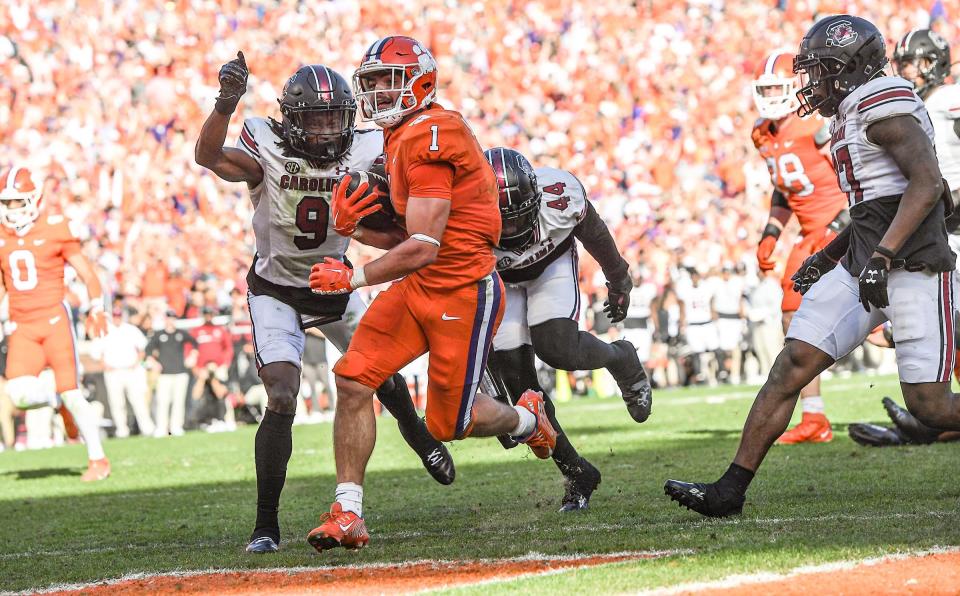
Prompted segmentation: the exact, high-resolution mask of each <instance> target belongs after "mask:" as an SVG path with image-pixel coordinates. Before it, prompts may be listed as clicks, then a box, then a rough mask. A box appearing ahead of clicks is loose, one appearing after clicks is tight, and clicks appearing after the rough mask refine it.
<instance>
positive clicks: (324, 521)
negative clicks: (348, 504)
mask: <svg viewBox="0 0 960 596" xmlns="http://www.w3.org/2000/svg"><path fill="white" fill-rule="evenodd" d="M307 542H309V543H310V546H312V547H313V548H315V549H317V552H318V553H322V552H323V551H325V550H330V549H331V548H337V547H338V546H342V547H343V548H345V549H348V550H355V549H358V548H363V547H365V546H366V545H367V543H368V542H370V535H369V534H367V526H366V524H364V523H363V518H362V517H360V516H359V515H357V514H356V513H353V512H352V511H344V510H343V508H342V507H341V506H340V503H334V504H333V505H331V506H330V512H329V513H324V514H321V515H320V525H319V526H317V527H316V528H314V529H313V530H312V531H311V532H310V533H309V534H307Z"/></svg>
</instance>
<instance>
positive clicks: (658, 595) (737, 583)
mask: <svg viewBox="0 0 960 596" xmlns="http://www.w3.org/2000/svg"><path fill="white" fill-rule="evenodd" d="M956 552H960V548H958V547H942V548H941V547H934V548H932V549H928V550H922V551H913V552H906V553H896V554H891V555H884V556H882V557H873V558H869V559H861V560H859V561H837V562H833V563H823V564H821V565H804V566H802V567H797V568H795V569H792V570H790V571H789V572H787V573H772V572H769V571H762V572H759V573H750V574H737V575H731V576H729V577H725V578H723V579H719V580H716V581H707V582H690V583H684V584H678V585H676V586H669V587H666V588H656V589H653V590H644V591H641V592H636V594H638V595H640V596H671V595H675V594H684V593H688V592H692V593H695V594H696V593H700V592H703V591H706V590H720V589H725V588H738V587H741V586H747V585H751V584H761V583H767V582H773V581H782V580H788V579H792V578H795V577H797V576H799V575H809V574H812V573H830V572H834V571H848V570H850V569H853V568H855V567H860V566H867V567H869V566H871V565H877V564H879V563H885V562H887V561H898V560H903V559H909V558H914V557H923V556H926V555H935V554H944V553H956Z"/></svg>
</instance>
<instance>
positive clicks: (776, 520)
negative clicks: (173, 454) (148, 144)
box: [0, 510, 960, 594]
mask: <svg viewBox="0 0 960 596" xmlns="http://www.w3.org/2000/svg"><path fill="white" fill-rule="evenodd" d="M957 516H960V512H958V511H954V510H950V511H925V512H920V513H891V514H888V515H867V514H864V515H851V514H847V513H835V514H827V515H815V516H796V517H768V518H743V517H736V518H730V519H724V520H715V519H706V518H699V519H694V520H692V521H690V522H684V521H677V520H673V519H671V520H663V521H658V522H636V523H630V524H579V525H565V526H563V527H562V528H560V530H562V531H563V532H565V533H568V534H569V533H572V532H590V531H598V530H600V531H603V530H630V529H650V528H661V527H677V526H683V527H700V526H712V525H715V524H722V525H730V526H741V525H742V526H751V525H756V526H768V525H779V524H791V523H797V524H799V523H816V522H834V521H871V520H878V519H886V520H892V519H918V518H935V519H943V518H950V517H957ZM470 533H471V534H474V535H482V536H506V535H513V534H515V533H516V531H515V530H510V531H505V530H487V529H484V528H473V529H471V530H470ZM458 535H460V534H459V533H458V532H454V531H452V530H438V531H429V532H416V531H401V532H390V533H384V534H377V535H376V536H375V538H376V539H377V540H385V541H386V540H407V539H410V538H429V537H438V536H458ZM231 544H232V545H237V544H239V543H238V542H237V541H236V540H217V541H210V542H192V543H190V544H189V546H191V547H196V548H208V547H217V546H229V545H231ZM162 548H166V547H164V546H163V545H159V544H126V545H121V546H104V547H98V548H83V549H71V550H33V551H21V552H15V553H2V554H0V561H3V560H10V559H23V558H26V557H62V556H73V555H84V554H87V555H95V554H103V553H111V552H115V551H131V550H137V551H143V550H160V549H162ZM651 552H660V551H651ZM663 552H673V551H663ZM677 552H678V553H679V552H682V551H677ZM616 554H618V555H623V554H624V553H616ZM634 554H636V553H634ZM541 556H545V555H541ZM586 556H592V557H594V556H601V555H586ZM611 556H612V555H611ZM554 558H555V559H561V558H562V557H560V556H557V557H554ZM491 560H505V561H508V560H513V559H491ZM517 560H522V559H517ZM334 568H339V567H334ZM310 569H323V568H322V567H311V568H310ZM267 571H269V569H267ZM0 594H3V592H0Z"/></svg>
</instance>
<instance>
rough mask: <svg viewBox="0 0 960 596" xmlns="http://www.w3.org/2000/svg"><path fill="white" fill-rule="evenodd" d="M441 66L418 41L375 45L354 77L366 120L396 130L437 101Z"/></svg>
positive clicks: (392, 39)
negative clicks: (407, 117)
mask: <svg viewBox="0 0 960 596" xmlns="http://www.w3.org/2000/svg"><path fill="white" fill-rule="evenodd" d="M436 85H437V63H436V61H435V60H434V59H433V55H431V54H430V52H429V51H428V50H427V49H426V48H424V47H423V46H421V45H420V44H419V42H417V41H416V40H414V39H411V38H408V37H402V36H394V37H387V38H384V39H381V40H379V41H377V42H376V43H374V44H373V45H372V46H371V47H370V48H369V49H368V50H367V54H366V55H365V56H364V59H363V62H362V63H361V64H360V67H359V68H358V69H357V71H356V72H355V73H354V75H353V91H354V93H355V94H356V96H357V101H358V102H359V106H360V113H361V115H362V116H363V118H364V119H365V120H373V121H374V122H376V123H377V124H378V125H379V126H382V127H387V128H388V127H392V126H395V125H396V124H398V123H399V122H400V121H401V120H403V118H404V117H405V116H406V115H408V114H411V113H413V112H415V111H417V110H420V109H422V108H424V107H426V106H428V105H430V104H431V103H433V101H434V99H435V97H436Z"/></svg>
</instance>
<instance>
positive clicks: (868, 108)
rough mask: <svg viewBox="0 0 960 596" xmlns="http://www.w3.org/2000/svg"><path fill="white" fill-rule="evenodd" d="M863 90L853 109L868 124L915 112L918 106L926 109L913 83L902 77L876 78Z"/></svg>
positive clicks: (858, 95)
mask: <svg viewBox="0 0 960 596" xmlns="http://www.w3.org/2000/svg"><path fill="white" fill-rule="evenodd" d="M861 90H862V91H861V93H858V94H857V97H856V98H855V100H856V103H855V105H854V106H852V109H853V111H854V112H855V113H856V114H857V116H858V117H860V118H862V119H863V121H864V122H865V123H866V124H871V123H873V122H876V121H878V120H883V119H884V118H890V117H892V116H899V115H909V114H913V113H914V111H916V110H917V109H918V108H922V109H923V110H924V111H925V110H926V108H925V107H924V105H923V101H921V100H920V97H919V96H918V95H917V94H916V92H915V91H914V89H913V85H912V84H911V83H910V82H908V81H906V80H904V79H901V78H900V77H882V78H880V79H874V80H873V81H870V82H869V83H867V84H866V85H864V86H863V87H861Z"/></svg>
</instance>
